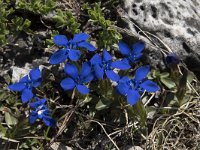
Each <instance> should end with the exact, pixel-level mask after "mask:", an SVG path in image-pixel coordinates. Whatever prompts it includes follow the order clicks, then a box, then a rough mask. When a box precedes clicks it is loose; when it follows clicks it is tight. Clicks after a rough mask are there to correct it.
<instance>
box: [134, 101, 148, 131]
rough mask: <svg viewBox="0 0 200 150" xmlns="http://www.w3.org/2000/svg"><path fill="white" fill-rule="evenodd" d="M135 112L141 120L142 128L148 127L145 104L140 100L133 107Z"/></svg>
mask: <svg viewBox="0 0 200 150" xmlns="http://www.w3.org/2000/svg"><path fill="white" fill-rule="evenodd" d="M133 109H134V112H135V113H136V115H137V116H139V118H140V124H141V126H143V127H144V126H146V121H147V112H146V110H145V108H144V104H143V103H142V101H141V100H139V101H138V102H137V103H136V104H135V105H134V106H133Z"/></svg>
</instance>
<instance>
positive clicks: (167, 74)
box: [160, 72, 169, 78]
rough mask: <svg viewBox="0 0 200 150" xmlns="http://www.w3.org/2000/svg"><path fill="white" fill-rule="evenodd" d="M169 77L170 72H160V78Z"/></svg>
mask: <svg viewBox="0 0 200 150" xmlns="http://www.w3.org/2000/svg"><path fill="white" fill-rule="evenodd" d="M166 77H169V73H168V72H163V73H161V74H160V78H166Z"/></svg>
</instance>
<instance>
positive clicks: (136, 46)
mask: <svg viewBox="0 0 200 150" xmlns="http://www.w3.org/2000/svg"><path fill="white" fill-rule="evenodd" d="M144 47H145V44H144V42H142V41H140V42H137V43H135V44H133V53H134V54H139V53H141V52H142V51H143V49H144Z"/></svg>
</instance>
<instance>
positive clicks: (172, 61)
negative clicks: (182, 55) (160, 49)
mask: <svg viewBox="0 0 200 150" xmlns="http://www.w3.org/2000/svg"><path fill="white" fill-rule="evenodd" d="M179 62H180V60H179V59H178V57H177V55H176V54H175V53H170V54H169V55H167V57H166V63H167V65H178V64H179Z"/></svg>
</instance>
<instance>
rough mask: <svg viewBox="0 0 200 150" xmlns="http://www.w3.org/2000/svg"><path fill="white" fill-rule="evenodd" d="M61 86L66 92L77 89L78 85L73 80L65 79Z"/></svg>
mask: <svg viewBox="0 0 200 150" xmlns="http://www.w3.org/2000/svg"><path fill="white" fill-rule="evenodd" d="M60 85H61V87H62V88H63V89H64V90H72V89H74V88H75V86H76V83H75V82H74V80H73V79H71V78H65V79H63V80H62V81H61V83H60Z"/></svg>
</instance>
